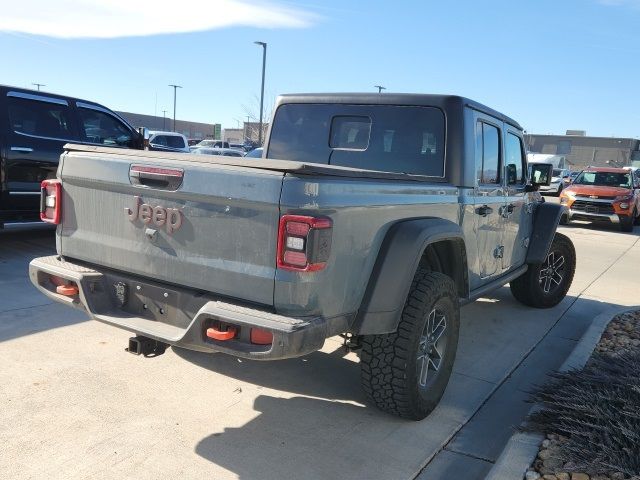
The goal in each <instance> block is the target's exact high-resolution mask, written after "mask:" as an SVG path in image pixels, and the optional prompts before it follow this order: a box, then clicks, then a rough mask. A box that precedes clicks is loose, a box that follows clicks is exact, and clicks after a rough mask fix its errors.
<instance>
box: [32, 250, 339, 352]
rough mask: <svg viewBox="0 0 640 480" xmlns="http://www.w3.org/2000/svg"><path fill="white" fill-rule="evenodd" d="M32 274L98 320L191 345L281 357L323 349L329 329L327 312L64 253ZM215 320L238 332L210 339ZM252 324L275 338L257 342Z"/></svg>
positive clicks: (39, 263) (41, 261)
mask: <svg viewBox="0 0 640 480" xmlns="http://www.w3.org/2000/svg"><path fill="white" fill-rule="evenodd" d="M52 275H54V276H57V277H61V278H63V279H64V280H67V281H71V282H75V283H76V285H77V286H78V294H77V295H75V296H72V297H69V296H64V295H61V294H59V293H57V292H56V286H55V285H54V284H53V283H52V282H51V276H52ZM29 277H30V278H31V281H32V283H33V284H34V285H35V286H36V287H37V288H38V289H39V290H40V291H41V292H42V293H44V294H45V295H47V296H48V297H49V298H51V299H53V300H55V301H58V302H61V303H64V304H67V305H69V306H72V307H75V308H79V309H82V310H85V311H86V312H87V313H88V314H89V315H90V316H91V317H92V318H94V319H95V320H98V321H101V322H104V323H108V324H110V325H114V326H116V327H120V328H122V329H125V330H128V331H131V332H134V333H136V334H138V335H142V336H145V337H149V338H153V339H155V340H159V341H161V342H165V343H168V344H170V345H175V346H178V347H183V348H188V349H191V350H197V351H202V352H223V353H227V354H230V355H235V356H237V357H242V358H251V359H255V360H277V359H283V358H291V357H299V356H301V355H305V354H307V353H311V352H313V351H315V350H318V349H320V348H322V346H323V344H324V341H325V339H326V338H327V333H328V328H327V323H328V322H327V320H325V319H323V318H321V317H313V318H306V317H305V318H293V317H285V316H282V315H277V314H274V313H270V312H267V311H263V310H259V309H255V308H252V307H250V306H244V305H240V304H234V303H228V302H227V301H223V300H220V299H216V298H214V297H213V296H211V295H207V294H203V293H202V292H198V291H194V290H188V289H182V288H179V287H174V286H171V285H165V284H161V283H156V282H152V281H150V280H147V279H140V278H137V277H134V276H130V275H127V274H123V273H120V272H113V271H110V270H106V269H105V270H102V269H96V268H94V267H93V266H86V265H82V264H80V263H79V262H78V263H75V262H70V261H66V260H64V259H62V258H60V257H59V256H50V257H41V258H36V259H34V260H32V261H31V263H30V264H29ZM116 286H117V288H116ZM123 292H124V293H123ZM214 322H222V323H223V324H225V325H231V326H235V327H236V329H237V331H238V333H237V335H236V337H234V338H233V339H230V340H224V341H220V340H215V339H212V338H208V337H207V335H206V330H207V328H208V327H210V326H211V325H212V324H213V323H214ZM252 328H257V329H260V330H266V331H268V332H271V333H272V334H273V342H272V343H271V344H269V345H257V344H253V343H251V340H250V330H251V329H252Z"/></svg>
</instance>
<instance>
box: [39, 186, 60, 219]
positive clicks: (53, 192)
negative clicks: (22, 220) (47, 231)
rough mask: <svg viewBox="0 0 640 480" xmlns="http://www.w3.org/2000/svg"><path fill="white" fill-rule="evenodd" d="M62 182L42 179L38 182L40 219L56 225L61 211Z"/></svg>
mask: <svg viewBox="0 0 640 480" xmlns="http://www.w3.org/2000/svg"><path fill="white" fill-rule="evenodd" d="M61 203H62V183H60V180H44V181H43V182H42V183H41V184H40V220H42V221H43V222H47V223H53V224H54V225H58V224H59V223H60V217H61V212H62V208H61V207H62V205H61Z"/></svg>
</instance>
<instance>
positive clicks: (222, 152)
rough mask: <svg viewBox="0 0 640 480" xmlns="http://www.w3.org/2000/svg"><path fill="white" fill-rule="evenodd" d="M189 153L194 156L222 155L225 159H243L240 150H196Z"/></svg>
mask: <svg viewBox="0 0 640 480" xmlns="http://www.w3.org/2000/svg"><path fill="white" fill-rule="evenodd" d="M191 153H195V154H196V155H224V156H225V157H244V153H243V152H242V151H241V150H236V149H235V148H196V149H195V150H193V151H192V152H191Z"/></svg>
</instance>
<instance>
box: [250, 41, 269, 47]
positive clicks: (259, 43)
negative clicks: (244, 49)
mask: <svg viewBox="0 0 640 480" xmlns="http://www.w3.org/2000/svg"><path fill="white" fill-rule="evenodd" d="M253 43H255V44H256V45H262V46H263V47H265V48H266V46H267V44H266V43H265V42H253Z"/></svg>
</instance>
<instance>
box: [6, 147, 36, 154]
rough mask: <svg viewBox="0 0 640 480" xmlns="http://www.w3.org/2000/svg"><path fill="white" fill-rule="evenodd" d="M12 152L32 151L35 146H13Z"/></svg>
mask: <svg viewBox="0 0 640 480" xmlns="http://www.w3.org/2000/svg"><path fill="white" fill-rule="evenodd" d="M11 151H12V152H21V153H31V152H33V148H30V147H11Z"/></svg>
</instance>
